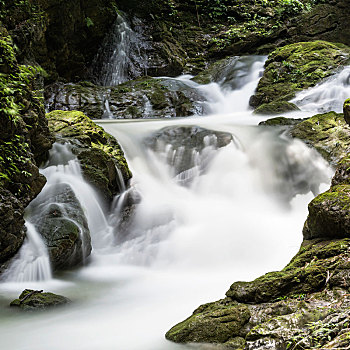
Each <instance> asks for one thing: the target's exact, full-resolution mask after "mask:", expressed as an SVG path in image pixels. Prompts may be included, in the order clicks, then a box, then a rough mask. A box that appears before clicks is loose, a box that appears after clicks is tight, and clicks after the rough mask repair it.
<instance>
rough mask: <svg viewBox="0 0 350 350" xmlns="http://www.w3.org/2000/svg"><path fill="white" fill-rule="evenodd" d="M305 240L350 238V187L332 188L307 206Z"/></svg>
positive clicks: (339, 186)
mask: <svg viewBox="0 0 350 350" xmlns="http://www.w3.org/2000/svg"><path fill="white" fill-rule="evenodd" d="M303 235H304V238H305V239H314V238H348V237H350V185H337V186H333V187H332V188H331V189H330V190H329V191H327V192H324V193H322V194H320V195H319V196H317V197H316V198H315V199H314V200H312V201H311V203H310V204H309V216H308V218H307V220H306V222H305V225H304V229H303Z"/></svg>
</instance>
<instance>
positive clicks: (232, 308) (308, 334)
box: [166, 238, 350, 350]
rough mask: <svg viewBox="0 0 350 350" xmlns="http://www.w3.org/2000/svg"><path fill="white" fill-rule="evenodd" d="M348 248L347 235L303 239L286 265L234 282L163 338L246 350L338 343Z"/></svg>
mask: <svg viewBox="0 0 350 350" xmlns="http://www.w3.org/2000/svg"><path fill="white" fill-rule="evenodd" d="M349 248H350V239H348V238H347V239H340V240H337V239H335V240H328V241H322V240H313V241H304V243H303V244H302V247H301V249H300V251H299V253H298V254H297V255H296V256H295V257H294V258H293V259H292V261H291V262H290V264H288V265H287V266H286V268H285V269H283V270H282V271H280V272H273V273H270V274H267V275H265V276H263V277H260V278H258V279H257V280H255V281H253V282H244V283H243V282H238V283H234V284H233V285H232V286H231V288H230V290H229V292H227V295H228V297H226V298H225V299H222V300H219V301H216V302H213V303H209V304H205V305H202V306H200V307H199V308H198V309H197V310H195V311H194V313H193V315H192V316H191V317H189V318H188V319H187V320H185V321H183V322H181V323H179V324H178V325H176V326H174V327H173V328H172V329H171V330H169V331H168V332H167V334H166V338H167V339H169V340H172V341H175V342H178V343H187V342H188V343H194V342H195V343H214V344H223V345H225V346H227V347H228V348H230V347H229V345H230V344H232V345H233V349H236V348H241V349H246V350H248V349H271V348H278V349H279V348H281V349H284V348H285V347H286V345H288V344H291V345H295V344H297V343H299V344H300V346H301V345H302V346H303V348H305V349H311V348H314V346H315V344H316V341H318V342H320V344H322V345H324V348H327V346H326V344H333V345H334V344H343V343H342V342H341V339H342V338H341V334H342V333H341V332H342V330H343V328H344V326H345V327H346V323H345V319H347V318H348V317H349V306H350V302H349V300H348V299H347V298H346V293H347V290H346V289H342V288H343V287H344V286H347V284H346V285H345V284H344V279H343V278H342V277H344V276H348V273H349V268H350V266H349V263H348V258H349V254H350V249H349ZM289 274H290V279H289V281H287V278H286V276H287V275H289ZM279 293H280V294H279ZM237 299H240V300H242V301H238V300H237ZM243 300H245V301H244V302H243ZM331 321H334V322H333V323H332V322H331ZM321 329H327V332H329V333H327V334H332V335H331V337H328V335H327V336H325V337H323V338H319V337H318V338H317V334H318V332H319V330H321ZM344 333H346V332H344ZM335 339H338V340H335ZM236 341H240V344H241V345H240V346H238V345H236ZM302 341H303V342H302ZM332 342H334V343H332ZM336 348H337V346H336Z"/></svg>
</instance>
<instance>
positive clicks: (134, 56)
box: [93, 13, 148, 86]
mask: <svg viewBox="0 0 350 350" xmlns="http://www.w3.org/2000/svg"><path fill="white" fill-rule="evenodd" d="M139 36H140V35H139V34H138V33H136V32H135V31H133V30H132V29H131V27H130V25H129V23H128V22H127V20H126V19H125V18H124V17H123V15H122V14H121V13H118V15H117V19H116V22H115V24H114V27H113V30H112V32H111V33H110V34H109V36H107V38H106V40H105V41H106V42H105V43H104V44H103V45H102V46H101V50H100V52H99V53H98V55H97V56H96V58H95V62H94V63H93V70H96V69H98V74H97V76H98V77H97V82H98V83H99V84H101V85H104V86H115V85H118V84H121V83H124V82H126V81H128V80H130V79H132V78H135V77H137V76H140V75H142V74H145V73H146V69H147V63H148V61H147V57H146V56H145V55H144V53H143V51H144V49H145V45H146V43H145V42H144V40H142V39H143V38H140V37H139ZM95 66H96V67H95Z"/></svg>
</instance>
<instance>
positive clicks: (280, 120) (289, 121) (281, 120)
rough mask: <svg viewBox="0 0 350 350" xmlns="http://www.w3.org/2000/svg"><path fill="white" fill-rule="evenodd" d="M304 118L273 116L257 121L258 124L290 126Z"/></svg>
mask: <svg viewBox="0 0 350 350" xmlns="http://www.w3.org/2000/svg"><path fill="white" fill-rule="evenodd" d="M304 120H305V119H294V118H285V117H275V118H270V119H267V120H264V121H262V122H260V123H259V125H263V126H273V127H276V126H277V127H291V126H293V125H297V124H299V123H300V122H302V121H304Z"/></svg>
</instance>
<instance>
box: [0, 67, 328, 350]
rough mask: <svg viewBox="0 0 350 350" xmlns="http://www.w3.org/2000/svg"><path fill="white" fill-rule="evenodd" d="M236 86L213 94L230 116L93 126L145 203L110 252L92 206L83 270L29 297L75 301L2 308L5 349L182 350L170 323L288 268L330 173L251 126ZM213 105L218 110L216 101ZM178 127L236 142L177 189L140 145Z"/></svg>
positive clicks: (53, 176) (77, 187)
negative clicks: (122, 158) (241, 284)
mask: <svg viewBox="0 0 350 350" xmlns="http://www.w3.org/2000/svg"><path fill="white" fill-rule="evenodd" d="M256 68H259V70H260V67H256ZM252 76H254V74H252ZM255 84H256V82H255ZM245 88H246V86H244V87H243V88H242V89H239V91H236V97H233V96H231V93H230V92H229V91H228V90H227V91H225V92H223V93H222V94H223V95H226V96H227V99H228V100H230V101H231V105H232V106H233V108H234V106H236V105H237V106H238V105H240V106H243V107H239V109H238V110H240V109H241V108H242V109H241V110H240V111H239V112H237V113H230V114H214V115H211V116H207V117H192V118H186V119H175V120H167V121H164V120H163V121H138V122H121V123H116V122H110V121H107V122H104V123H103V122H101V125H103V127H104V128H105V129H106V130H107V131H108V132H110V133H112V134H113V135H115V136H116V137H117V139H118V140H119V141H120V143H121V144H122V146H123V148H124V150H125V152H126V156H127V159H128V162H129V164H130V168H131V170H132V172H133V175H134V176H133V179H132V184H131V186H132V190H133V191H135V192H137V193H139V194H140V196H141V198H142V200H141V202H140V204H139V205H138V206H137V210H136V212H135V216H134V219H133V223H132V225H131V228H130V232H128V235H126V236H124V237H123V239H122V244H120V245H118V246H112V245H111V240H109V239H105V237H110V232H109V226H108V224H106V221H107V218H104V217H103V215H102V214H101V211H100V209H99V208H98V206H95V207H94V209H87V212H88V214H87V216H88V219H89V226H90V224H91V225H92V224H93V223H96V224H98V226H99V225H101V226H100V227H101V229H99V228H97V229H96V230H94V231H95V233H94V237H95V239H94V240H93V241H94V242H93V244H94V245H99V247H100V249H95V250H94V251H93V254H92V257H91V262H90V264H89V265H88V266H86V267H84V268H81V269H78V270H75V271H72V272H67V273H66V274H63V275H61V276H60V279H59V280H55V281H48V282H43V283H40V284H37V288H38V289H39V288H40V289H47V290H50V291H53V292H57V293H59V294H63V295H65V296H67V297H70V298H71V299H72V300H73V301H74V303H73V304H72V305H71V306H69V307H67V308H64V309H61V310H55V311H53V312H48V313H44V314H26V315H23V314H21V315H18V314H16V313H13V312H11V311H10V310H7V309H6V307H3V308H2V309H0V325H1V328H0V338H1V344H2V346H3V348H4V349H14V350H47V349H50V350H62V349H67V350H78V349H79V350H90V349H91V350H96V349H101V350H109V349H111V350H112V349H126V350H176V349H178V350H184V349H187V347H186V346H183V345H175V344H172V343H170V342H167V341H166V340H165V339H164V334H165V332H166V331H167V330H168V329H169V328H170V327H171V326H172V325H174V324H175V323H177V322H179V321H181V320H182V319H184V318H185V317H188V316H189V315H190V314H191V312H192V311H193V310H194V309H195V308H196V307H197V306H198V305H199V304H201V303H204V302H209V301H213V300H216V299H218V298H222V297H224V292H225V291H226V290H227V289H228V288H229V286H230V284H231V283H232V282H234V281H235V280H250V279H253V278H255V277H257V276H259V275H261V274H263V273H265V272H268V271H271V270H276V269H280V268H282V267H283V266H284V265H285V264H286V263H288V262H289V260H290V258H291V257H292V256H293V255H294V254H295V253H296V252H297V251H298V249H299V245H300V242H301V240H302V234H301V231H302V227H303V223H304V221H305V218H306V215H307V203H308V202H309V201H310V200H311V199H312V198H313V196H314V195H313V193H311V190H313V191H314V192H315V191H317V185H318V184H319V183H320V182H324V181H326V182H327V181H329V178H330V176H331V171H330V169H329V168H328V167H327V165H326V164H325V163H324V162H323V161H322V159H321V158H320V157H319V156H318V155H317V154H316V153H315V152H313V151H312V150H311V149H309V148H308V147H306V146H305V145H303V144H302V143H301V142H298V141H288V140H285V139H284V138H283V137H282V138H281V137H280V135H278V133H275V132H270V131H266V130H265V129H261V128H257V127H254V126H250V125H256V124H257V122H258V121H259V118H258V117H255V116H252V115H250V114H249V112H248V111H247V110H246V109H247V108H245V107H244V106H247V102H248V99H249V96H250V95H249V94H250V91H251V88H249V89H247V90H248V92H245V93H243V90H244V89H245ZM208 90H209V88H208ZM213 94H214V95H215V92H214V93H213ZM236 98H237V99H238V101H237V100H236ZM226 102H228V101H226ZM226 102H225V103H224V102H223V103H222V105H223V106H224V105H226ZM210 106H213V107H212V108H213V110H214V108H219V105H217V106H216V107H215V102H213V104H212V105H210ZM225 112H226V110H225ZM180 125H199V126H202V127H205V128H208V129H213V130H219V131H224V132H228V133H231V134H233V135H234V136H235V137H236V140H238V141H237V142H236V144H235V143H233V142H232V143H231V144H230V145H228V146H226V147H224V148H222V149H219V150H217V151H215V156H214V157H213V158H211V159H210V160H209V161H208V164H207V165H206V166H205V168H204V171H198V172H193V173H192V179H191V183H190V184H187V185H186V186H183V185H182V182H181V181H178V179H177V178H176V176H175V177H174V172H173V171H172V170H173V169H172V167H171V166H170V165H169V162H167V161H166V159H165V158H164V157H163V156H162V153H155V152H153V151H151V150H150V149H148V148H147V147H146V146H145V143H144V138H145V137H149V136H150V135H152V133H154V132H155V131H159V130H160V129H162V128H163V127H169V126H180ZM237 145H239V146H238V147H237ZM207 146H208V147H207V148H205V149H204V150H203V152H213V151H214V149H213V147H214V145H213V144H208V145H207ZM209 148H210V149H209ZM204 159H207V158H205V157H203V158H202V160H204ZM199 160H200V161H201V158H200V157H199ZM71 161H72V160H70V159H69V160H68V161H67V163H69V164H70V162H71ZM195 164H196V165H197V166H198V165H200V164H198V163H195ZM61 168H62V167H60V166H58V167H57V171H56V170H55V171H52V172H51V170H50V174H49V171H48V175H49V183H51V184H54V183H55V181H56V182H57V181H61V179H62V178H64V179H67V181H68V178H69V179H72V178H76V179H78V180H76V181H77V183H75V184H74V185H73V188H74V191H75V193H76V195H77V197H78V198H79V199H80V200H81V201H82V202H84V200H85V202H84V203H85V204H84V207H85V206H89V203H88V202H90V201H94V200H95V198H96V197H95V195H94V194H93V193H92V192H89V191H90V189H89V188H87V187H86V186H85V185H84V186H85V187H84V186H83V185H82V184H81V179H80V178H79V176H76V175H79V174H75V175H73V174H71V173H70V174H65V173H64V171H61V172H60V171H59V170H58V169H61ZM47 169H49V168H47ZM303 174H304V177H303ZM306 180H307V181H306ZM305 182H306V185H305ZM81 186H82V187H81ZM325 187H327V184H323V185H322V188H321V189H324V188H325ZM81 191H88V192H87V193H84V195H83V194H82V193H81ZM284 191H287V192H284ZM295 191H296V192H298V191H302V192H303V193H305V194H297V195H295V196H294V198H293V199H292V200H291V202H290V203H289V201H288V198H290V195H291V193H292V194H293V195H294V194H295ZM286 193H287V194H288V195H286ZM82 195H83V197H84V198H85V199H84V198H82ZM79 196H80V197H79ZM288 203H289V204H288ZM95 211H96V212H95ZM96 213H97V214H96ZM95 214H96V215H97V216H96V217H95ZM90 215H91V217H93V218H94V219H93V220H91V218H90ZM102 227H105V231H104V230H103V229H102ZM102 248H104V249H102ZM25 287H28V286H27V285H25ZM23 288H24V285H23V284H8V283H7V284H2V285H1V288H0V293H1V294H0V295H2V299H0V302H2V304H3V305H4V306H5V305H7V304H8V302H9V300H10V299H11V298H12V299H13V298H15V297H17V296H18V294H19V292H20V291H21V290H23Z"/></svg>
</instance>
